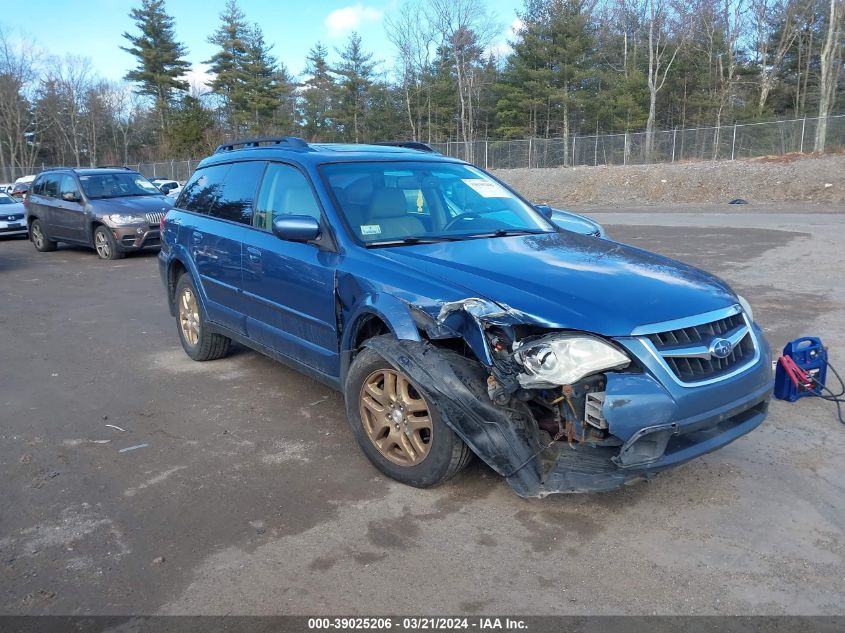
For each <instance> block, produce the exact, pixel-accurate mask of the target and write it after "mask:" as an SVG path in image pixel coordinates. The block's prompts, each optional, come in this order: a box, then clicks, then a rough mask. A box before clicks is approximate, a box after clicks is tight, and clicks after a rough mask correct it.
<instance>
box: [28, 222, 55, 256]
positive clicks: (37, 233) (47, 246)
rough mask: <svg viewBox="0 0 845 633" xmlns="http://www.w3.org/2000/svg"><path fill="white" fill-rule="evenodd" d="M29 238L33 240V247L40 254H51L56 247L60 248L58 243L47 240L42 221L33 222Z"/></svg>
mask: <svg viewBox="0 0 845 633" xmlns="http://www.w3.org/2000/svg"><path fill="white" fill-rule="evenodd" d="M29 236H30V239H31V240H32V244H33V246H35V250H37V251H38V252H39V253H51V252H52V251H54V250H56V246H58V243H57V242H54V241H53V240H51V239H48V238H47V234H46V233H44V225H43V224H41V220H33V221H32V226H30V227H29Z"/></svg>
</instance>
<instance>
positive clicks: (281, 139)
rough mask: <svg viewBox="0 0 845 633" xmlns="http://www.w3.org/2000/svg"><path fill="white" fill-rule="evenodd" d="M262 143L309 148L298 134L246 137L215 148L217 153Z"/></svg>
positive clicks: (258, 145)
mask: <svg viewBox="0 0 845 633" xmlns="http://www.w3.org/2000/svg"><path fill="white" fill-rule="evenodd" d="M262 144H264V145H287V146H289V147H296V148H298V149H307V148H308V143H306V142H305V140H304V139H301V138H299V137H298V136H261V137H258V138H244V139H240V140H237V141H231V142H230V143H223V144H222V145H218V146H217V149H215V150H214V153H215V154H217V153H219V152H231V151H232V150H234V149H235V148H236V147H238V146H241V147H244V148H246V147H260V146H261V145H262Z"/></svg>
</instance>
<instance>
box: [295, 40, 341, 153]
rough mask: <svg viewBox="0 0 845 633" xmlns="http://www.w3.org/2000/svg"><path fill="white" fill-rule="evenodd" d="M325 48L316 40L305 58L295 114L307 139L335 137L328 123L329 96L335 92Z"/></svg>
mask: <svg viewBox="0 0 845 633" xmlns="http://www.w3.org/2000/svg"><path fill="white" fill-rule="evenodd" d="M328 54H329V53H328V50H327V49H326V47H325V46H323V45H322V44H320V43H319V42H317V44H316V45H315V46H314V48H312V49H311V50H310V51H309V53H308V57H307V58H306V62H307V63H306V66H305V75H306V76H307V77H308V79H307V80H306V81H305V82H304V83H303V91H302V100H301V105H300V108H299V116H300V119H301V121H302V131H303V133H304V134H305V138H306V139H308V140H310V141H327V140H333V139H334V137H335V134H334V130H333V123H332V108H333V103H332V99H333V96H334V93H335V88H336V86H335V83H334V78H333V77H332V76H331V74H330V72H329V63H328V60H327V59H326V58H327V56H328Z"/></svg>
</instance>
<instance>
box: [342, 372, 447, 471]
mask: <svg viewBox="0 0 845 633" xmlns="http://www.w3.org/2000/svg"><path fill="white" fill-rule="evenodd" d="M359 400H360V411H361V422H362V423H363V425H364V430H365V431H366V432H367V437H369V438H370V441H371V442H372V443H373V445H374V446H375V447H376V448H377V449H378V452H379V453H381V454H382V455H383V456H384V457H385V458H386V459H387V460H389V461H391V462H393V463H394V464H397V465H398V466H416V465H417V464H419V463H420V462H422V461H423V460H424V459H425V458H426V457H427V456H428V451H429V449H430V448H431V437H432V425H431V414H430V413H429V409H428V404H427V403H426V401H425V398H423V396H422V394H420V393H419V392H418V391H417V390H416V389H415V388H414V385H412V384H411V383H410V381H409V380H408V379H407V378H405V377H404V376H403V375H402V374H400V373H399V372H398V371H396V370H395V369H377V370H376V371H374V372H373V373H371V374H370V375H369V376H367V379H366V380H365V381H364V384H363V385H362V387H361V394H360V396H359Z"/></svg>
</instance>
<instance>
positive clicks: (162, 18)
mask: <svg viewBox="0 0 845 633" xmlns="http://www.w3.org/2000/svg"><path fill="white" fill-rule="evenodd" d="M129 16H130V17H131V18H132V19H133V20H134V21H135V25H136V26H137V27H138V29H139V30H140V31H141V32H140V34H139V35H132V34H130V33H124V34H123V37H124V38H125V39H126V40H128V41H129V43H130V44H131V46H126V47H124V46H121V49H122V50H124V51H126V52H127V53H130V54H131V55H133V56H134V57H136V58H137V59H138V66H137V67H136V68H135V69H134V70H131V71H129V72H128V73H126V76H125V79H126V80H128V81H134V82H137V83H138V84H139V87H138V93H139V94H143V95H147V96H149V97H152V98H153V99H154V101H155V109H156V112H157V115H158V119H159V127H160V130H161V131H162V132H164V131H165V129H166V128H167V113H168V110H169V109H170V107H171V105H172V104H173V99H174V95H173V92H174V91H179V90H186V89H187V88H188V83H187V82H186V81H185V80H183V79H180V77H181V76H182V75H184V74H185V72H186V71H188V70H190V68H191V65H190V64H189V63H188V62H187V61H185V59H184V57H185V55H186V54H187V52H188V51H187V49H186V48H185V46H184V45H182V44H181V43H179V42H178V41H176V34H175V32H174V22H173V18H172V17H171V16H169V15H168V14H167V12H166V10H165V6H164V0H141V8H140V9H132V11H130V13H129Z"/></svg>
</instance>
